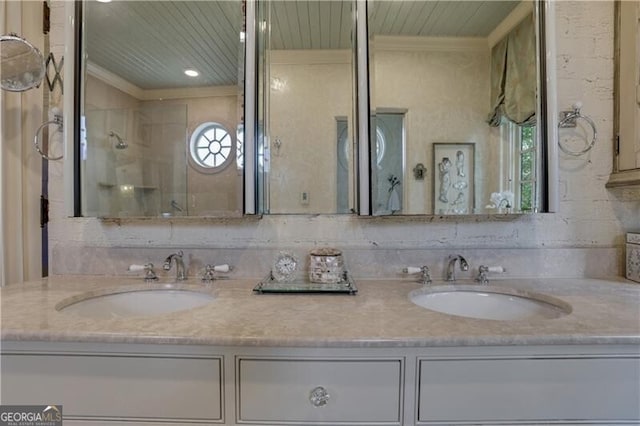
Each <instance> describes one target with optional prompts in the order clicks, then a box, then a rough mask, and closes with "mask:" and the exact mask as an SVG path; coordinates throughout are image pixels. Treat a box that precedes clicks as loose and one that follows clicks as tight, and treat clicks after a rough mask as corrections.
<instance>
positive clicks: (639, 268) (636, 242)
mask: <svg viewBox="0 0 640 426" xmlns="http://www.w3.org/2000/svg"><path fill="white" fill-rule="evenodd" d="M627 279H628V280H632V281H636V282H639V283H640V233H638V232H628V233H627Z"/></svg>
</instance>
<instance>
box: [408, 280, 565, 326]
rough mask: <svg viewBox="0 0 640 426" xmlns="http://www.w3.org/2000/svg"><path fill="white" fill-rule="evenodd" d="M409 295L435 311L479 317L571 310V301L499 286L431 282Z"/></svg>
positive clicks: (553, 314) (540, 316)
mask: <svg viewBox="0 0 640 426" xmlns="http://www.w3.org/2000/svg"><path fill="white" fill-rule="evenodd" d="M409 299H410V300H411V301H412V302H413V303H415V304H416V305H418V306H421V307H423V308H426V309H429V310H432V311H436V312H440V313H444V314H449V315H456V316H460V317H467V318H477V319H490V320H502V321H515V320H524V319H553V318H559V317H561V316H564V315H567V314H569V313H571V305H569V304H568V303H566V302H563V301H562V300H559V299H556V298H553V297H550V296H547V295H543V294H539V293H533V292H528V291H522V290H516V289H512V288H506V287H497V286H484V285H461V284H455V285H444V286H430V287H424V288H421V289H419V290H414V291H412V292H411V293H410V294H409Z"/></svg>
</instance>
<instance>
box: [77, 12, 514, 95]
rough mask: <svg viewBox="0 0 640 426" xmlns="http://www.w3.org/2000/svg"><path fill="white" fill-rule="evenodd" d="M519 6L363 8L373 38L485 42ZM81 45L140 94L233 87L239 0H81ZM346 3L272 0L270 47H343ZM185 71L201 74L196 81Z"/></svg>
mask: <svg viewBox="0 0 640 426" xmlns="http://www.w3.org/2000/svg"><path fill="white" fill-rule="evenodd" d="M518 2H519V1H517V0H513V1H491V0H490V1H459V0H452V1H430V0H388V1H379V0H376V1H375V2H373V3H370V4H369V17H370V20H369V22H370V24H369V27H370V32H371V33H372V34H376V35H404V36H425V37H439V36H448V37H456V36H457V37H486V36H487V35H488V34H489V33H490V32H491V31H492V30H493V29H494V28H495V27H496V26H497V25H498V24H499V23H500V22H501V21H502V20H503V19H504V18H505V17H506V16H507V15H508V14H509V12H511V10H512V9H513V8H514V7H515V6H516V5H517V4H518ZM85 4H86V6H85V23H86V26H85V42H86V46H87V48H86V52H87V58H88V60H89V61H90V62H92V63H94V64H96V65H98V66H99V67H101V68H104V69H106V70H107V71H110V72H112V73H114V74H116V75H118V76H120V77H122V78H123V79H125V80H127V81H129V82H130V83H132V84H134V85H136V86H138V87H139V88H141V89H165V88H174V87H187V86H192V87H198V86H228V85H235V84H237V79H238V58H239V54H240V48H241V44H240V42H239V40H240V29H241V19H242V16H241V2H240V1H239V0H228V1H131V0H121V1H113V2H111V3H99V2H96V1H87V2H86V3H85ZM351 8H352V3H351V2H342V1H329V0H284V1H274V2H272V3H271V8H270V11H269V12H270V14H271V16H270V18H271V48H273V49H348V48H350V47H351V25H352V22H353V21H352V10H351ZM186 68H193V69H196V70H198V71H200V76H199V77H197V78H189V77H186V76H185V75H184V70H185V69H186Z"/></svg>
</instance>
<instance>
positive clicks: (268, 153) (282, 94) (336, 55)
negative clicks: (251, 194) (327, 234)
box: [257, 0, 356, 214]
mask: <svg viewBox="0 0 640 426" xmlns="http://www.w3.org/2000/svg"><path fill="white" fill-rule="evenodd" d="M257 20H258V36H259V37H258V50H259V63H258V75H259V78H258V87H259V93H260V100H261V102H259V105H260V108H259V114H258V117H259V122H260V126H259V132H258V133H259V134H258V156H259V160H258V168H259V173H258V174H259V179H260V185H259V186H258V187H259V188H260V197H259V200H260V206H261V210H262V211H263V212H264V213H270V214H279V213H287V214H298V213H305V214H318V213H323V214H342V213H352V212H353V211H354V203H355V200H354V198H355V196H354V194H355V184H354V182H355V173H354V170H355V167H354V164H355V160H354V141H355V140H356V139H355V137H354V110H355V101H354V99H355V95H354V90H355V84H354V81H355V80H354V76H355V75H354V69H355V59H354V58H355V57H354V35H353V34H354V32H355V25H356V20H355V2H354V1H351V0H282V1H279V0H276V1H263V2H259V6H258V12H257Z"/></svg>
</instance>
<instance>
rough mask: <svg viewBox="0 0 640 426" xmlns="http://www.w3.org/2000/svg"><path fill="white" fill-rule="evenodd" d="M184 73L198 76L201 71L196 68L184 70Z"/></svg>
mask: <svg viewBox="0 0 640 426" xmlns="http://www.w3.org/2000/svg"><path fill="white" fill-rule="evenodd" d="M184 73H185V74H186V75H188V76H189V77H197V76H199V75H200V73H199V72H198V71H196V70H184Z"/></svg>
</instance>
